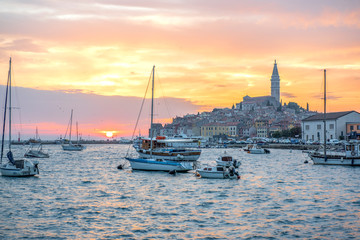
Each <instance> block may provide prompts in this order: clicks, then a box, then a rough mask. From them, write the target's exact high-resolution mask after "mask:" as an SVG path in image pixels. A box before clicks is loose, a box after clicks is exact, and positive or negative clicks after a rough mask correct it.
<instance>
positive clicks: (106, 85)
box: [0, 0, 360, 136]
mask: <svg viewBox="0 0 360 240" xmlns="http://www.w3.org/2000/svg"><path fill="white" fill-rule="evenodd" d="M1 5H2V6H1V9H0V26H1V27H0V76H2V79H3V80H2V83H1V84H3V85H4V84H5V82H6V77H7V69H8V60H9V57H10V56H11V57H12V58H13V73H14V79H15V82H16V85H17V86H19V87H24V88H31V89H37V90H46V91H56V92H58V91H60V92H67V93H84V94H89V97H92V96H96V95H105V96H121V97H139V98H142V97H143V95H144V91H145V88H146V84H147V80H148V77H149V75H150V71H151V68H152V66H153V65H156V69H157V74H158V78H159V79H160V81H161V89H162V90H158V91H159V95H162V96H164V97H172V98H176V99H179V100H181V101H183V103H184V104H190V105H191V108H184V112H182V114H186V113H188V112H191V113H196V112H197V111H204V110H211V109H213V108H214V107H231V106H232V104H234V103H237V102H240V101H241V100H242V97H243V96H245V95H249V96H263V95H269V94H270V77H271V73H272V68H273V63H274V60H275V59H276V60H277V62H278V69H279V74H280V78H281V98H282V100H283V102H289V101H294V102H297V103H299V104H300V105H302V106H303V107H305V106H306V103H309V105H310V109H311V110H319V111H322V100H321V95H322V91H323V85H322V84H323V69H324V68H326V69H327V86H328V104H327V106H328V109H327V111H329V112H331V111H345V110H356V111H359V112H360V104H359V103H360V96H359V92H360V91H359V88H360V79H359V78H360V2H359V1H356V0H354V1H327V0H322V1H310V0H302V1H267V0H257V1H252V0H251V1H250V0H248V1H236V0H232V1H228V0H224V1H208V0H199V1H136V0H135V1H110V0H108V1H93V0H88V1H87V0H84V1H78V2H76V1H75V2H74V1H68V0H65V1H31V0H30V1H16V0H15V1H14V0H4V1H2V3H1ZM44 101H46V99H44ZM187 106H188V105H187ZM70 108H72V107H71V105H69V106H68V108H67V109H66V115H69V112H70ZM74 108H75V107H74ZM103 108H104V111H105V110H108V112H109V117H108V118H107V119H106V120H104V121H106V122H111V123H113V124H109V125H108V126H105V125H101V123H94V122H91V121H90V120H86V123H84V124H83V127H84V126H85V125H88V127H89V129H90V128H91V129H99V132H100V131H105V130H108V131H118V132H119V134H118V136H121V135H128V132H131V130H129V129H131V127H129V126H128V125H131V126H132V127H133V124H134V122H135V120H136V115H135V116H133V118H131V119H126V121H125V120H121V119H119V118H111V116H110V115H111V112H112V111H120V109H121V108H120V107H119V109H117V108H116V106H111V107H110V106H104V107H103ZM134 108H136V109H137V110H138V109H139V108H138V105H137V106H134ZM79 112H80V111H79V110H78V113H79ZM79 114H81V115H84V113H81V112H80V113H79ZM94 114H96V113H94ZM103 114H104V116H107V115H106V113H105V112H104V113H103ZM124 114H126V113H124ZM176 114H177V115H181V113H176ZM90 118H91V116H90ZM25 121H28V122H29V127H30V128H33V129H34V128H35V127H34V125H37V124H40V123H39V122H34V121H30V120H27V119H26V120H25ZM39 121H40V120H39ZM41 122H48V123H49V125H43V130H44V131H46V132H47V131H49V132H51V130H54V129H55V128H56V129H59V128H61V127H54V126H57V124H59V125H61V126H62V127H66V124H67V121H66V117H64V120H62V121H60V120H59V121H55V120H54V121H51V120H48V119H43V121H41ZM129 122H131V124H129ZM45 126H46V127H45ZM125 126H126V127H125ZM45 128H46V129H45ZM105 128H106V129H105ZM107 128H109V129H107ZM115 128H119V129H115ZM124 129H127V130H126V131H125V130H124ZM64 131H65V130H63V131H62V132H64ZM124 131H125V132H127V134H122V132H124ZM94 133H95V130H93V131H92V132H89V131H88V132H87V134H89V135H90V134H94ZM54 134H58V132H56V133H54ZM84 135H86V134H85V133H84Z"/></svg>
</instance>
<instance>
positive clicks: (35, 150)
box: [24, 143, 49, 158]
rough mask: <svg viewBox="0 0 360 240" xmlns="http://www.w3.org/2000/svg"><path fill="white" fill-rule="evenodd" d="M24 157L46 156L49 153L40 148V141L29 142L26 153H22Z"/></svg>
mask: <svg viewBox="0 0 360 240" xmlns="http://www.w3.org/2000/svg"><path fill="white" fill-rule="evenodd" d="M24 157H27V158H48V157H49V154H48V153H46V152H44V151H43V150H42V145H41V143H39V144H33V143H30V147H29V149H28V150H27V151H26V153H25V154H24Z"/></svg>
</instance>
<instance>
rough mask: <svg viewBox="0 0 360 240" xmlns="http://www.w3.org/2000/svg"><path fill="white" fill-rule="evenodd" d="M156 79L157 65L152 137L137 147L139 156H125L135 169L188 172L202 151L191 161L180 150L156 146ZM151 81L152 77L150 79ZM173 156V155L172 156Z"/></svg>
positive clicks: (152, 110) (162, 138)
mask: <svg viewBox="0 0 360 240" xmlns="http://www.w3.org/2000/svg"><path fill="white" fill-rule="evenodd" d="M154 79H155V66H153V69H152V78H151V80H152V88H151V89H152V97H151V114H150V116H151V122H150V139H149V141H146V142H144V141H143V142H142V145H144V144H147V146H146V147H145V148H144V147H135V146H134V147H135V149H136V150H137V152H138V154H139V157H137V158H132V157H127V156H126V157H125V159H126V160H127V161H129V163H130V165H131V168H132V169H134V170H145V171H169V172H175V171H176V172H187V171H190V170H192V169H193V165H194V162H195V161H196V160H197V159H198V158H199V156H200V153H199V154H197V155H195V156H196V158H195V159H194V160H191V161H189V160H188V159H186V158H185V156H184V154H180V153H179V152H171V151H168V150H166V149H165V150H164V149H161V148H160V151H158V149H156V148H155V142H154V139H153V137H154V129H153V116H154ZM149 81H150V79H149ZM160 140H164V137H161V138H160V139H157V141H160ZM170 156H172V157H170Z"/></svg>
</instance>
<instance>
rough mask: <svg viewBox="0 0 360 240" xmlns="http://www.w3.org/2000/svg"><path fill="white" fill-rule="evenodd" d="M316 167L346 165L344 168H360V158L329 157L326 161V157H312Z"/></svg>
mask: <svg viewBox="0 0 360 240" xmlns="http://www.w3.org/2000/svg"><path fill="white" fill-rule="evenodd" d="M310 158H311V160H312V161H313V163H314V165H344V166H360V158H359V157H357V158H348V157H344V156H338V157H332V156H327V158H326V161H325V158H324V156H314V155H312V156H310Z"/></svg>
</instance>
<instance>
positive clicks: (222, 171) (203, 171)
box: [195, 165, 240, 179]
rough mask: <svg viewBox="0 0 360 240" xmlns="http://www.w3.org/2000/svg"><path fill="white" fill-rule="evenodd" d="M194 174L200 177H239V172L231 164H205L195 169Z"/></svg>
mask: <svg viewBox="0 0 360 240" xmlns="http://www.w3.org/2000/svg"><path fill="white" fill-rule="evenodd" d="M195 174H196V176H198V177H201V178H216V179H227V178H228V179H240V175H239V173H238V172H237V171H236V170H235V168H234V167H233V166H231V167H229V168H227V167H224V166H219V165H218V166H215V167H210V166H206V167H203V168H200V169H196V173H195Z"/></svg>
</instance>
